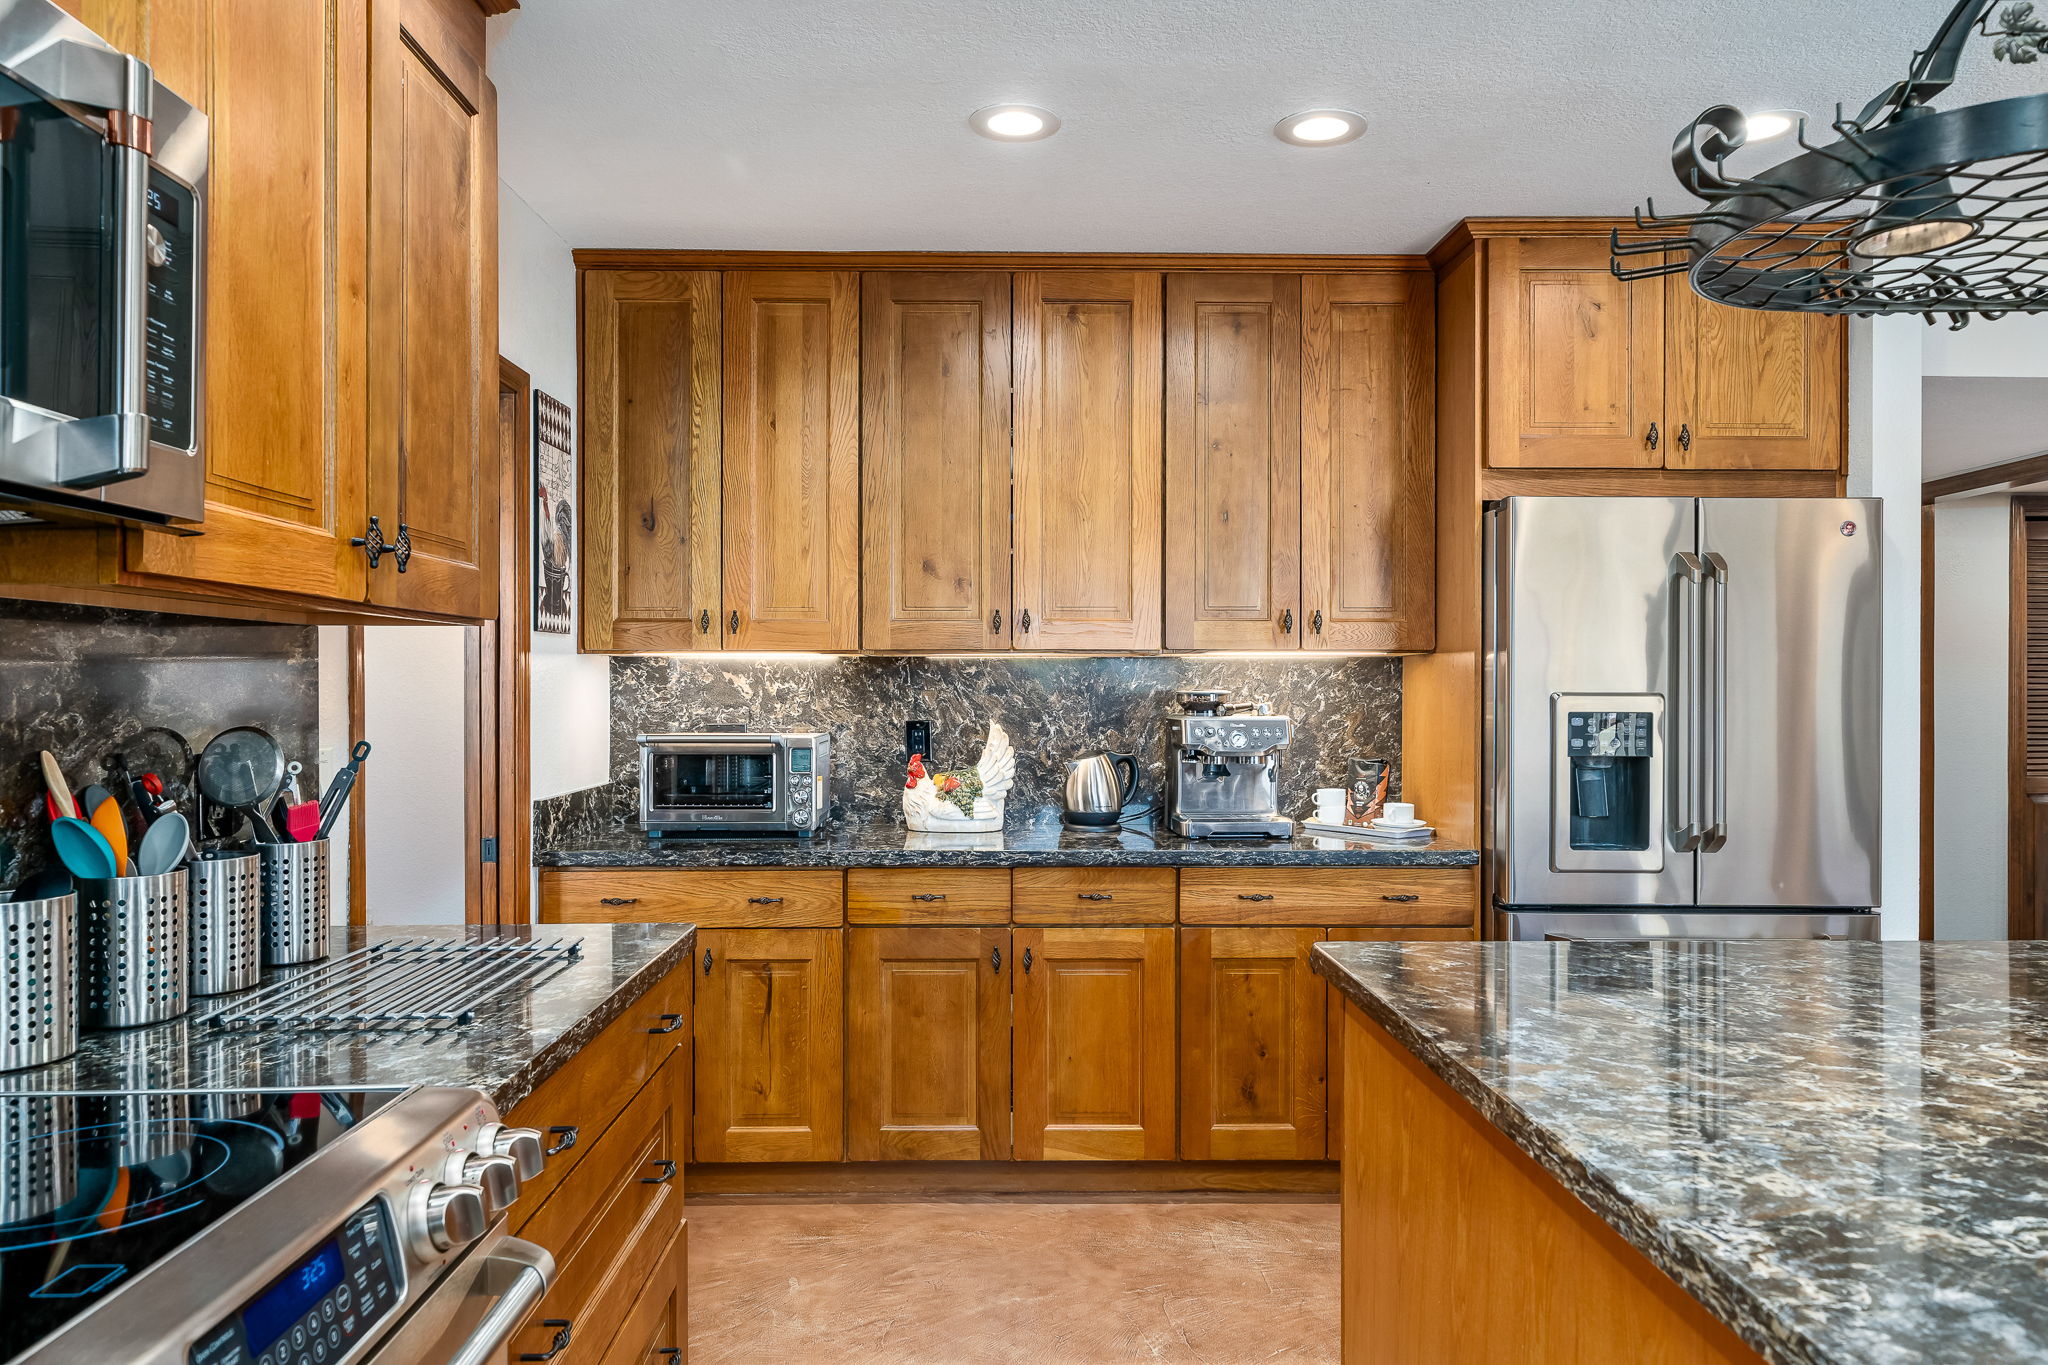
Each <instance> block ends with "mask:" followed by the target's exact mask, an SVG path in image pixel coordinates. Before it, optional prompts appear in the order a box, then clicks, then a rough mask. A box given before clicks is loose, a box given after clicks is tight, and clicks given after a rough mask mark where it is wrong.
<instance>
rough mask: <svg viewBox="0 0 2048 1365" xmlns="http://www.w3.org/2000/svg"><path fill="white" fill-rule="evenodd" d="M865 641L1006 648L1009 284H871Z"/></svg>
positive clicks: (983, 274)
mask: <svg viewBox="0 0 2048 1365" xmlns="http://www.w3.org/2000/svg"><path fill="white" fill-rule="evenodd" d="M860 374H861V380H860V382H861V492H862V502H863V506H864V509H865V513H866V515H865V517H864V519H863V523H862V544H861V556H860V567H861V594H862V612H861V643H862V644H863V645H864V646H865V647H866V648H868V649H878V650H905V651H918V652H923V651H934V650H982V649H1002V648H1007V647H1008V645H1009V642H1010V638H1011V631H1012V629H1013V627H1014V626H1015V622H1014V620H1013V619H1012V613H1011V610H1010V277H1009V275H1008V274H1007V273H1004V272H1001V271H943V272H941V271H933V272H922V271H920V272H900V271H872V272H870V273H868V274H866V275H863V276H862V277H861V358H860Z"/></svg>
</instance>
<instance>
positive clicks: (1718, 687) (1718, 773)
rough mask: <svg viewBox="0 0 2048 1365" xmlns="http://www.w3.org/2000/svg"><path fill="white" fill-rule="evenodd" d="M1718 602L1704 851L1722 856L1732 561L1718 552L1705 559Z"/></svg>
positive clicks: (1710, 670)
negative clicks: (1730, 566) (1729, 591)
mask: <svg viewBox="0 0 2048 1365" xmlns="http://www.w3.org/2000/svg"><path fill="white" fill-rule="evenodd" d="M1704 558H1705V560H1706V566H1707V581H1708V582H1709V583H1711V584H1712V585H1713V593H1714V603H1713V607H1712V609H1711V610H1710V611H1709V612H1708V613H1707V622H1708V638H1709V639H1710V640H1711V641H1712V648H1710V649H1709V650H1708V651H1707V657H1708V664H1707V676H1708V680H1709V681H1708V686H1709V689H1710V690H1709V692H1708V696H1707V699H1706V705H1705V706H1703V707H1702V708H1701V713H1702V714H1703V715H1704V717H1705V719H1706V726H1707V734H1708V752H1709V757H1708V759H1707V762H1706V773H1707V790H1708V792H1709V793H1710V795H1709V798H1708V802H1707V813H1708V814H1707V818H1708V821H1709V823H1708V825H1707V829H1706V833H1705V834H1704V835H1702V836H1701V839H1700V851H1701V852H1703V853H1719V852H1720V851H1721V848H1722V846H1723V845H1725V844H1726V843H1727V842H1728V561H1727V560H1726V559H1724V558H1722V557H1721V555H1720V554H1719V553H1717V552H1715V551H1712V550H1709V551H1708V552H1707V553H1706V555H1705V556H1704Z"/></svg>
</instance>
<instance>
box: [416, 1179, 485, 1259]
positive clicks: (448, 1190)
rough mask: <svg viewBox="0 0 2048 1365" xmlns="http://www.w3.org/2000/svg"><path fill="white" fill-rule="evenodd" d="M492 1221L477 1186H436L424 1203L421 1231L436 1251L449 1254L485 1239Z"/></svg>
mask: <svg viewBox="0 0 2048 1365" xmlns="http://www.w3.org/2000/svg"><path fill="white" fill-rule="evenodd" d="M490 1221H491V1220H490V1214H489V1211H488V1210H487V1209H486V1208H485V1207H484V1192H483V1191H482V1190H481V1189H479V1188H478V1187H477V1186H475V1185H446V1184H435V1185H432V1186H430V1187H428V1189H427V1192H426V1198H425V1199H423V1200H422V1201H421V1203H420V1219H419V1224H418V1231H419V1234H420V1236H421V1237H422V1238H424V1239H425V1240H426V1242H427V1244H428V1245H429V1246H431V1247H432V1248H433V1249H434V1250H435V1251H437V1252H438V1251H449V1250H452V1249H454V1248H455V1247H459V1246H467V1245H469V1244H470V1243H471V1242H474V1241H475V1240H476V1239H477V1238H479V1237H481V1236H483V1235H484V1229H485V1228H486V1227H488V1226H489V1225H490Z"/></svg>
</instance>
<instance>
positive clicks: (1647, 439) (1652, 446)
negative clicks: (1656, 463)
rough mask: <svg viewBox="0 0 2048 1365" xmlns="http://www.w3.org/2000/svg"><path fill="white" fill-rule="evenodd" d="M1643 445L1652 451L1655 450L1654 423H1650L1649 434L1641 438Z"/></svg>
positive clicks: (1655, 425)
mask: <svg viewBox="0 0 2048 1365" xmlns="http://www.w3.org/2000/svg"><path fill="white" fill-rule="evenodd" d="M1643 443H1644V444H1645V445H1647V446H1649V447H1650V449H1652V450H1655V449H1656V448H1657V424H1656V423H1655V422H1652V423H1650V433H1649V435H1647V436H1645V437H1643Z"/></svg>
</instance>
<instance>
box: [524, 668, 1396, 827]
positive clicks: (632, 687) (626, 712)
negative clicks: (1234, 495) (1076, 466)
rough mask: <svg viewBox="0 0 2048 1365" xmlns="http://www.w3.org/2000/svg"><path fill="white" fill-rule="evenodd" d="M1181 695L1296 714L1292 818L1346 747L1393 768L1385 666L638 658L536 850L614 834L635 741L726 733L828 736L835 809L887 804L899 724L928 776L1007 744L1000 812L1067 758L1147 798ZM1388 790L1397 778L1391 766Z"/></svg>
mask: <svg viewBox="0 0 2048 1365" xmlns="http://www.w3.org/2000/svg"><path fill="white" fill-rule="evenodd" d="M1185 687H1224V688H1229V689H1230V690H1232V691H1233V692H1235V693H1236V694H1237V696H1238V697H1239V699H1241V700H1252V701H1268V702H1271V703H1272V704H1273V709H1274V710H1275V711H1276V712H1281V713H1284V714H1286V715H1290V716H1292V717H1294V721H1295V740H1294V745H1293V747H1292V748H1291V749H1290V750H1289V752H1288V756H1287V765H1286V768H1285V770H1284V771H1283V773H1282V776H1281V796H1282V800H1283V802H1284V803H1285V805H1286V806H1287V807H1288V808H1290V809H1292V808H1295V807H1297V806H1299V805H1301V804H1303V803H1305V802H1306V801H1307V800H1308V794H1309V792H1310V791H1311V790H1313V789H1314V788H1316V787H1326V786H1338V785H1341V783H1342V782H1343V779H1344V760H1345V759H1346V758H1347V757H1350V756H1351V755H1354V754H1372V755H1380V756H1385V757H1390V758H1395V759H1397V760H1398V758H1399V756H1400V742H1401V664H1400V661H1399V660H1397V659H1359V658H1344V659H1319V658H1316V657H1314V656H1312V655H1310V656H1304V657H1302V658H1299V659H1227V658H1199V657H1170V656H1145V657H1132V658H1120V659H1118V658H1071V659H1069V658H1029V659H986V658H975V659H949V658H835V659H792V660H789V661H786V662H784V661H771V660H762V659H748V660H745V661H726V660H720V659H718V658H716V657H715V656H705V657H701V658H671V657H636V658H619V659H614V660H612V740H611V770H612V774H613V777H614V779H615V780H614V782H613V783H612V784H611V785H609V786H603V787H592V788H589V789H588V790H585V791H580V792H571V793H569V794H568V795H566V796H558V797H553V798H550V799H548V800H544V801H538V802H535V803H534V836H533V837H534V847H536V848H543V849H544V848H562V847H567V846H570V845H573V844H575V843H576V842H577V841H578V840H579V839H589V838H594V837H599V836H602V835H604V834H607V833H616V832H617V831H618V830H619V829H621V828H623V827H625V826H626V825H628V824H630V823H631V822H632V821H633V820H635V819H636V818H637V816H638V812H639V781H640V759H639V752H638V750H637V749H636V748H635V747H634V743H633V737H634V736H635V735H637V734H641V733H651V732H657V731H671V730H693V729H701V728H703V727H704V726H706V725H715V724H740V725H744V726H746V727H748V728H749V729H755V730H813V729H816V730H829V731H831V732H832V735H833V739H834V750H833V777H832V795H833V807H834V809H833V814H834V817H835V818H838V819H844V818H847V817H849V816H851V817H853V818H857V819H874V818H878V817H882V816H886V815H888V814H891V813H893V812H894V811H896V810H897V808H898V807H897V802H898V800H899V799H900V798H899V797H898V796H897V792H898V791H899V790H900V789H901V787H902V784H903V722H904V721H906V720H910V719H923V720H927V721H929V722H930V723H931V726H932V747H933V749H934V750H935V751H936V754H935V756H936V758H937V760H938V763H939V765H940V766H942V767H955V766H964V765H966V764H968V763H971V762H973V761H974V759H975V757H976V756H977V755H979V754H980V752H981V742H982V736H983V734H984V733H985V732H986V730H987V728H988V722H989V721H990V720H991V719H995V720H999V721H1001V722H1002V724H1003V728H1004V729H1006V730H1008V731H1009V732H1010V738H1011V740H1012V741H1013V742H1014V743H1015V744H1016V746H1017V756H1018V762H1017V785H1016V788H1015V789H1014V790H1013V791H1012V792H1011V794H1010V809H1011V811H1012V812H1030V811H1034V810H1037V809H1039V808H1042V807H1046V806H1053V805H1057V803H1058V801H1059V794H1060V784H1061V782H1062V781H1063V780H1064V779H1065V776H1066V761H1067V760H1068V759H1070V758H1079V757H1080V756H1082V755H1083V754H1089V753H1094V752H1096V751H1097V750H1100V749H1119V750H1123V751H1125V752H1129V753H1135V754H1137V755H1138V756H1139V757H1140V758H1141V759H1142V760H1143V761H1144V764H1145V771H1146V775H1145V783H1144V787H1145V790H1144V792H1143V793H1142V795H1144V796H1146V797H1151V796H1156V795H1157V794H1158V790H1159V777H1160V771H1161V768H1162V761H1161V751H1160V721H1161V718H1162V717H1164V716H1165V715H1166V713H1167V712H1168V711H1170V710H1172V709H1173V693H1174V691H1175V689H1177V688H1185ZM1394 781H1395V790H1396V791H1398V790H1399V783H1400V772H1399V767H1398V763H1397V766H1396V770H1395V778H1394Z"/></svg>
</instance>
